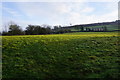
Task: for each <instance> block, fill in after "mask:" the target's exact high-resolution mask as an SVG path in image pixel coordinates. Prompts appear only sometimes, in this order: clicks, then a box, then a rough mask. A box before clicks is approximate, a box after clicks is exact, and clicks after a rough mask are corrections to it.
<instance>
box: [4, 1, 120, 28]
mask: <svg viewBox="0 0 120 80" xmlns="http://www.w3.org/2000/svg"><path fill="white" fill-rule="evenodd" d="M35 1H36V0H34V1H33V0H32V1H30V0H23V1H22V0H21V1H19V0H18V2H17V1H16V2H14V0H13V1H11V2H10V1H9V2H8V1H7V0H4V1H3V2H2V22H3V25H5V24H8V23H9V22H10V21H13V22H15V23H17V24H18V25H20V26H22V28H23V29H25V27H27V25H28V24H34V25H42V24H48V25H52V26H54V25H62V26H65V25H70V23H71V24H72V25H76V24H88V23H96V22H107V21H115V20H117V19H118V2H116V1H113V0H110V1H109V2H108V1H105V0H103V1H102V0H99V1H95V0H93V2H92V1H91V2H88V1H84V0H81V1H80V2H76V1H71V0H68V2H65V1H64V2H63V1H62V0H61V1H59V2H57V1H56V0H52V1H53V2H49V1H46V0H45V1H46V2H43V1H41V2H40V1H37V2H35ZM78 1H79V0H78Z"/></svg>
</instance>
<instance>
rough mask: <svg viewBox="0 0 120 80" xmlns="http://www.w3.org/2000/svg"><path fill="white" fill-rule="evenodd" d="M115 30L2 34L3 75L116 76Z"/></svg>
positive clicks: (25, 76) (117, 66)
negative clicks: (18, 34) (49, 33)
mask: <svg viewBox="0 0 120 80" xmlns="http://www.w3.org/2000/svg"><path fill="white" fill-rule="evenodd" d="M118 39H120V36H118V33H117V32H79V33H66V34H57V35H55V34H54V35H25V36H3V37H2V40H3V41H2V44H3V46H2V49H3V50H2V51H3V52H2V57H3V66H2V68H3V71H2V72H3V73H2V74H3V78H28V79H29V78H39V79H56V78H119V76H120V71H119V69H118V68H119V67H120V59H119V57H120V54H119V45H120V43H119V41H118Z"/></svg>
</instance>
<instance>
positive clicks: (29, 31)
mask: <svg viewBox="0 0 120 80" xmlns="http://www.w3.org/2000/svg"><path fill="white" fill-rule="evenodd" d="M66 32H70V30H68V29H62V28H61V26H54V28H53V29H52V28H51V26H49V25H42V26H39V25H28V26H27V27H26V29H25V30H22V28H21V27H20V26H19V25H17V24H10V25H9V29H8V31H3V32H2V33H1V34H2V35H42V34H59V33H60V34H61V33H66Z"/></svg>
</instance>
